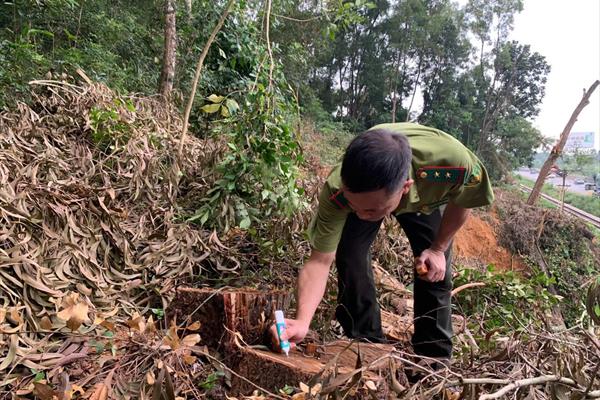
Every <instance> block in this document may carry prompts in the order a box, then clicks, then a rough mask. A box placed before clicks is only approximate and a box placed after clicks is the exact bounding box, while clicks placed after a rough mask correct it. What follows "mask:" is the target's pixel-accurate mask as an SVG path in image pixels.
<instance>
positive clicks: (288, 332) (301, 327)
mask: <svg viewBox="0 0 600 400" xmlns="http://www.w3.org/2000/svg"><path fill="white" fill-rule="evenodd" d="M309 324H310V323H309V322H304V321H300V320H298V319H287V318H286V319H285V331H284V332H283V333H282V334H281V338H282V339H283V340H287V341H288V342H290V346H291V347H292V348H294V347H296V344H297V343H300V342H301V341H302V340H303V339H304V337H305V336H306V334H307V333H308V327H309ZM269 331H270V332H271V344H272V345H271V347H272V348H273V350H275V351H278V352H281V346H279V338H278V337H277V328H276V327H275V324H273V325H271V328H270V329H269Z"/></svg>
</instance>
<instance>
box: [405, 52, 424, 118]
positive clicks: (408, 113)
mask: <svg viewBox="0 0 600 400" xmlns="http://www.w3.org/2000/svg"><path fill="white" fill-rule="evenodd" d="M422 62H423V57H422V56H421V57H419V65H418V67H417V79H415V86H414V88H413V93H412V97H411V98H410V104H409V105H408V110H406V122H408V121H409V120H410V110H411V108H412V106H413V102H414V101H415V95H416V94H417V87H418V86H419V79H420V78H421V63H422Z"/></svg>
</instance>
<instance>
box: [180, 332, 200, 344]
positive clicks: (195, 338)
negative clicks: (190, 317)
mask: <svg viewBox="0 0 600 400" xmlns="http://www.w3.org/2000/svg"><path fill="white" fill-rule="evenodd" d="M198 342H200V335H199V334H197V333H193V334H191V335H186V336H185V337H184V338H183V339H182V340H181V344H182V345H183V346H187V347H192V346H195V345H197V344H198Z"/></svg>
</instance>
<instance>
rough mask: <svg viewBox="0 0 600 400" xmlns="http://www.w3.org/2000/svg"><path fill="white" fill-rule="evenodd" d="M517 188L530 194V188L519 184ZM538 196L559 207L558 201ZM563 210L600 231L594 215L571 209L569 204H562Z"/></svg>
mask: <svg viewBox="0 0 600 400" xmlns="http://www.w3.org/2000/svg"><path fill="white" fill-rule="evenodd" d="M519 188H520V189H521V190H522V191H523V192H526V193H530V192H531V188H530V187H527V186H525V185H523V184H519ZM540 196H541V197H542V198H544V199H545V200H548V201H549V202H550V203H552V204H554V205H555V206H558V207H560V201H558V200H556V199H555V198H554V197H550V196H548V195H547V194H544V193H540ZM563 209H564V210H565V211H566V212H568V213H569V214H571V215H574V216H575V217H577V218H579V219H581V220H583V221H585V222H587V223H589V224H591V225H593V226H595V227H596V228H598V229H600V218H599V217H596V216H595V215H592V214H590V213H588V212H585V211H583V210H580V209H579V208H577V207H573V206H572V205H570V204H566V203H565V204H563Z"/></svg>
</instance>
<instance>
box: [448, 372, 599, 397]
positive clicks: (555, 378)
mask: <svg viewBox="0 0 600 400" xmlns="http://www.w3.org/2000/svg"><path fill="white" fill-rule="evenodd" d="M548 382H557V383H562V384H564V385H567V386H571V387H575V388H580V387H579V385H578V384H577V382H575V381H574V380H573V379H569V378H564V377H562V376H559V375H543V376H536V377H534V378H527V379H520V380H517V381H511V380H509V379H486V378H467V379H463V380H462V382H454V383H455V384H460V383H463V384H470V385H483V384H491V385H506V386H504V387H503V388H502V389H500V390H498V391H497V392H494V393H490V394H484V395H481V396H479V400H491V399H499V398H501V397H502V396H504V395H506V394H507V393H508V392H510V391H512V390H515V389H519V388H522V387H526V386H532V385H540V384H543V383H548ZM596 392H597V393H596ZM596 392H589V393H588V396H589V397H590V398H597V397H593V395H594V394H597V395H598V396H600V391H596Z"/></svg>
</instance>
